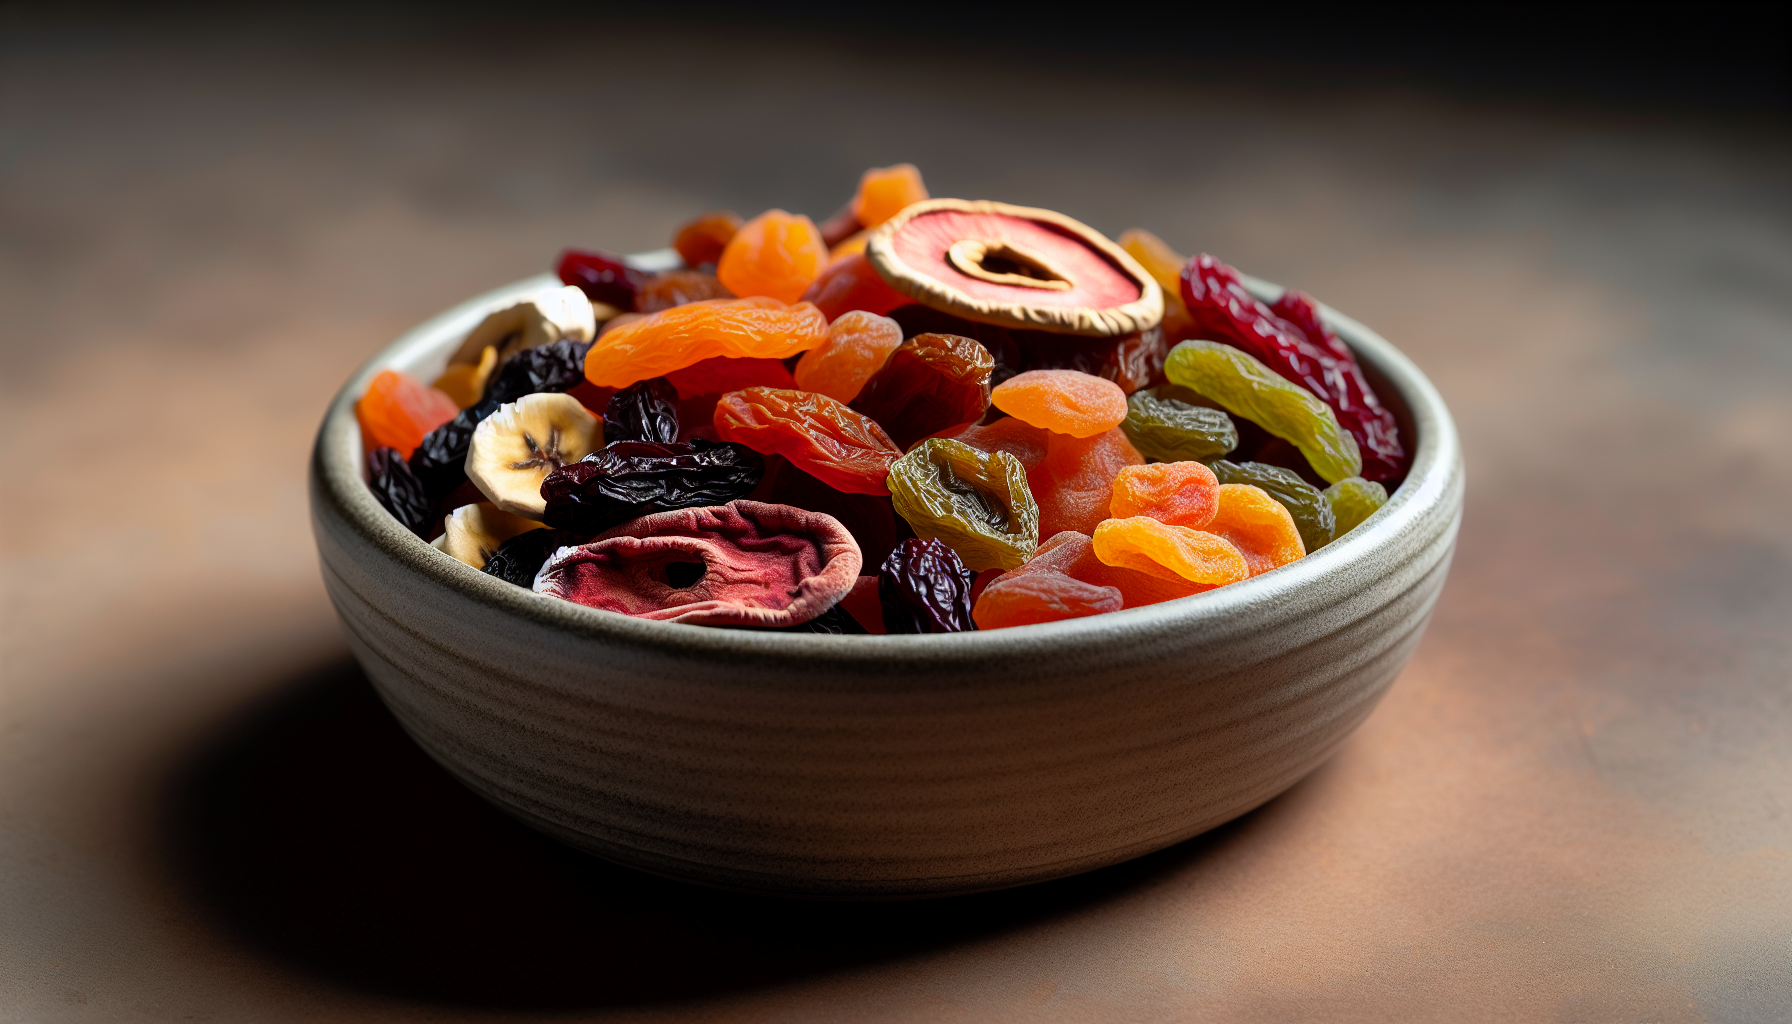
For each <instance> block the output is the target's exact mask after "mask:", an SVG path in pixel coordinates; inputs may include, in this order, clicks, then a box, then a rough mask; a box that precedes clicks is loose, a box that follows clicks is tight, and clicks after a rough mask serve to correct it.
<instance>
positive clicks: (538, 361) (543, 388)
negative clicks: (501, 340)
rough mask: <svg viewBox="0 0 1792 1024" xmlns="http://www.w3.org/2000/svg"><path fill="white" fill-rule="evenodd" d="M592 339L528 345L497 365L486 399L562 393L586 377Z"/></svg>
mask: <svg viewBox="0 0 1792 1024" xmlns="http://www.w3.org/2000/svg"><path fill="white" fill-rule="evenodd" d="M590 348H591V342H589V341H570V340H561V341H556V342H553V343H551V344H547V345H537V346H535V347H534V348H526V349H523V350H522V351H521V352H518V353H517V354H516V355H514V356H511V357H510V361H509V362H507V363H505V364H504V365H503V366H500V367H498V372H497V373H494V374H492V378H491V380H490V381H489V382H487V383H486V385H485V400H486V401H493V400H496V401H499V402H514V401H516V400H517V399H519V398H521V397H523V396H524V395H538V394H541V393H542V392H553V393H562V392H566V391H570V390H572V388H573V387H574V386H575V385H577V384H579V383H581V382H583V381H584V379H585V353H586V352H587V351H589V350H590Z"/></svg>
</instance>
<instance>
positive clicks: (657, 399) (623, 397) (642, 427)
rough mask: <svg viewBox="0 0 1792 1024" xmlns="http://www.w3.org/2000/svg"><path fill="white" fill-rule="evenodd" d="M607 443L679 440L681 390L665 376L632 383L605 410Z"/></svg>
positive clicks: (615, 395) (617, 393) (613, 398)
mask: <svg viewBox="0 0 1792 1024" xmlns="http://www.w3.org/2000/svg"><path fill="white" fill-rule="evenodd" d="M604 440H605V441H652V442H653V443H655V444H668V443H670V442H673V441H676V440H678V389H677V388H675V387H673V386H672V382H671V381H669V380H667V379H666V378H664V377H655V378H653V379H652V380H644V381H642V382H640V383H639V384H631V385H629V386H628V387H626V388H623V389H622V390H621V391H618V392H616V393H615V394H613V395H611V396H610V404H609V405H607V406H605V407H604Z"/></svg>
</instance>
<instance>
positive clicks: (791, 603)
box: [535, 500, 863, 626]
mask: <svg viewBox="0 0 1792 1024" xmlns="http://www.w3.org/2000/svg"><path fill="white" fill-rule="evenodd" d="M862 563H863V558H862V556H861V555H860V553H859V545H858V542H856V541H854V540H853V538H852V534H850V533H848V532H847V530H846V527H844V526H842V525H840V523H839V521H838V520H836V519H834V518H833V517H832V516H826V515H822V514H821V513H819V512H809V511H806V510H804V509H800V508H795V507H793V506H790V505H767V504H764V503H762V502H757V501H745V500H742V501H731V502H729V503H728V504H726V505H718V506H714V507H710V508H686V509H678V510H677V511H673V512H659V513H655V514H653V515H650V516H642V517H641V518H640V519H636V520H634V521H633V522H629V523H624V524H623V525H621V526H618V527H616V528H615V529H613V530H609V531H607V532H605V533H602V534H599V535H598V536H597V538H596V539H594V540H592V541H591V542H590V543H588V544H584V545H581V546H579V547H576V548H568V549H565V550H563V551H561V552H560V553H559V554H557V555H555V556H554V557H553V558H551V559H549V560H548V562H547V564H546V565H544V566H542V569H541V573H540V574H539V575H537V576H536V578H535V589H536V591H537V592H539V593H543V594H547V595H548V596H550V597H558V598H561V599H563V600H567V601H572V602H574V603H576V604H582V605H587V606H589V607H592V608H601V609H603V610H604V611H611V612H618V613H620V614H623V615H633V616H636V617H638V618H643V619H659V620H662V621H665V622H685V623H690V624H692V625H701V626H795V625H799V624H801V623H804V622H808V621H809V620H810V619H813V618H815V617H816V616H817V615H820V614H821V613H822V612H824V611H827V610H828V609H829V608H832V607H833V606H834V605H835V604H836V603H838V602H839V600H840V599H841V598H842V597H843V596H845V595H846V593H847V592H848V591H849V590H851V589H852V586H853V584H854V583H856V582H857V581H858V578H859V568H860V566H861V565H862Z"/></svg>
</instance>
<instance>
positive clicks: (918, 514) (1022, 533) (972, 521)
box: [889, 437, 1039, 570]
mask: <svg viewBox="0 0 1792 1024" xmlns="http://www.w3.org/2000/svg"><path fill="white" fill-rule="evenodd" d="M889 485H890V501H891V503H892V504H893V505H894V506H895V508H896V514H897V515H900V516H901V517H902V518H904V519H906V520H908V524H909V526H911V527H913V528H914V531H915V534H916V536H919V537H937V538H939V539H940V540H943V541H945V542H946V544H947V545H949V546H950V547H951V548H952V549H953V550H954V551H956V552H958V556H959V557H960V558H962V559H963V560H964V563H965V564H966V565H968V566H970V567H971V568H972V569H977V570H982V569H995V568H1001V569H1015V568H1018V567H1019V566H1020V564H1021V563H1022V562H1025V561H1026V560H1027V559H1028V558H1030V557H1032V554H1033V549H1034V548H1036V547H1038V546H1039V506H1038V504H1036V503H1035V502H1034V501H1033V493H1032V492H1031V491H1029V490H1028V489H1027V471H1026V468H1025V467H1024V466H1022V465H1021V463H1020V460H1019V459H1016V458H1015V457H1014V456H1012V455H1010V454H1008V453H1007V452H993V453H992V452H983V451H979V450H977V449H975V448H972V447H971V446H970V445H968V444H963V443H960V442H958V441H952V440H948V439H946V438H942V437H930V438H928V439H927V440H925V441H923V442H921V443H920V444H918V445H916V446H915V448H914V450H913V451H910V452H909V453H908V454H907V455H904V456H903V457H902V458H900V459H897V460H896V464H895V465H894V466H891V467H890V479H889Z"/></svg>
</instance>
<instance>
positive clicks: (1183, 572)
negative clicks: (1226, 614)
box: [1092, 502, 1298, 587]
mask: <svg viewBox="0 0 1792 1024" xmlns="http://www.w3.org/2000/svg"><path fill="white" fill-rule="evenodd" d="M1272 504H1273V502H1272ZM1276 507H1277V508H1281V506H1280V505H1277V506H1276ZM1284 514H1286V513H1284ZM1290 526H1292V524H1290ZM1092 540H1093V541H1094V545H1095V557H1097V558H1099V559H1101V560H1102V561H1103V562H1106V563H1107V564H1109V565H1113V566H1119V567H1121V568H1124V569H1133V570H1136V571H1138V572H1142V573H1145V574H1146V575H1148V576H1157V577H1160V578H1163V579H1177V578H1180V579H1183V580H1187V581H1188V582H1190V583H1202V584H1206V585H1208V586H1220V587H1223V586H1225V585H1226V584H1228V583H1236V582H1238V581H1239V580H1242V579H1246V578H1248V577H1249V576H1250V575H1251V571H1250V568H1249V564H1248V562H1247V560H1246V556H1245V555H1244V553H1243V552H1241V551H1239V549H1238V548H1237V547H1235V546H1234V545H1233V544H1232V542H1231V541H1230V540H1228V539H1227V538H1225V537H1221V536H1218V535H1216V534H1214V533H1212V532H1206V531H1202V530H1191V529H1189V528H1188V527H1186V526H1170V525H1168V524H1166V523H1160V522H1158V521H1157V520H1155V519H1152V518H1150V517H1149V516H1134V517H1132V518H1130V519H1109V520H1107V521H1106V522H1104V523H1102V524H1101V525H1100V526H1097V527H1096V528H1095V536H1094V537H1093V538H1092ZM1297 540H1298V538H1297Z"/></svg>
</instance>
